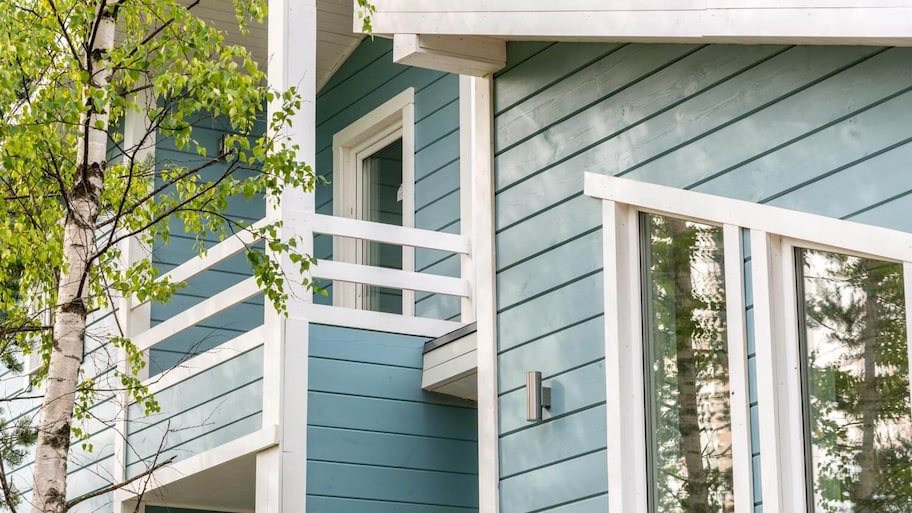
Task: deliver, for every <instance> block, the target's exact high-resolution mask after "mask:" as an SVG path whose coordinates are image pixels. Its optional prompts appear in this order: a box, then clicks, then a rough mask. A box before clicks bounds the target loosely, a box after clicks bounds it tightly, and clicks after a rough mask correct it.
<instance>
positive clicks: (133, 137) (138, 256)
mask: <svg viewBox="0 0 912 513" xmlns="http://www.w3.org/2000/svg"><path fill="white" fill-rule="evenodd" d="M132 100H133V101H135V102H136V103H137V105H139V110H138V111H137V110H134V109H127V111H126V113H125V115H124V139H123V147H124V149H125V150H126V151H127V153H128V155H132V162H131V160H130V158H128V157H124V159H125V160H124V163H125V164H127V165H134V166H136V165H144V164H146V163H147V162H148V161H149V160H150V159H153V158H154V157H155V146H156V138H157V134H158V131H157V130H153V129H152V128H151V126H150V125H151V121H150V120H149V119H148V112H149V110H150V109H151V108H152V107H154V106H155V99H154V98H153V97H152V93H151V91H149V90H146V91H143V92H141V93H138V94H137V95H135V96H133V98H132ZM119 246H120V251H121V265H123V266H124V268H127V267H129V266H131V265H133V264H135V263H136V262H139V261H141V260H144V259H148V258H149V257H150V256H151V250H150V248H148V247H146V246H144V245H143V244H142V243H141V242H140V240H139V239H138V238H137V237H129V238H127V239H124V240H123V241H121V243H120V245H119ZM136 303H137V301H136V299H135V297H133V296H119V297H118V298H117V300H116V304H114V305H112V306H113V307H114V308H115V309H116V311H115V312H114V316H116V320H117V325H118V327H119V331H120V335H122V336H126V337H130V338H133V337H135V336H136V335H137V334H139V333H141V332H142V331H144V330H147V329H149V325H150V324H151V313H152V310H151V307H150V306H149V305H148V304H146V305H139V306H138V305H137V304H136ZM114 316H112V318H115V317H114ZM48 320H50V319H48ZM108 333H112V334H113V333H117V330H114V329H111V330H109V332H108ZM33 355H34V356H35V357H37V356H38V352H37V351H36V352H35V353H33ZM115 355H116V359H117V370H118V371H119V372H121V373H122V374H124V375H129V374H130V365H129V360H128V357H127V352H126V351H125V350H124V349H123V348H117V349H115ZM143 358H144V359H145V361H146V367H145V369H144V370H143V371H141V372H140V374H139V376H138V377H139V378H143V377H145V375H147V374H148V368H149V366H148V358H149V356H148V354H146V355H144V356H143ZM35 370H36V371H37V369H35ZM31 377H32V374H31V373H29V374H27V376H26V379H29V380H30V379H31ZM130 399H131V398H130V395H129V393H128V392H127V391H126V390H121V391H118V392H117V393H116V399H115V400H116V401H117V408H118V410H119V413H118V415H117V416H116V419H117V420H116V421H115V426H114V428H115V430H116V431H117V435H115V436H114V457H113V459H112V466H113V468H112V469H111V472H112V475H111V477H112V479H111V480H112V481H113V482H115V483H118V482H123V481H124V480H125V479H126V478H127V468H126V461H127V452H128V450H129V448H128V444H127V425H128V422H129V420H130V419H129V405H130ZM112 510H113V513H121V511H122V510H123V504H122V503H121V502H117V501H114V502H112Z"/></svg>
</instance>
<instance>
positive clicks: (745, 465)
mask: <svg viewBox="0 0 912 513" xmlns="http://www.w3.org/2000/svg"><path fill="white" fill-rule="evenodd" d="M722 236H723V252H724V259H725V319H726V325H727V326H726V331H727V333H728V369H729V407H730V411H731V437H732V449H731V450H732V475H733V485H734V496H735V511H736V512H737V513H742V512H743V513H747V512H752V511H753V510H754V491H753V478H752V477H751V475H752V473H751V469H752V462H751V433H750V398H749V397H748V375H747V332H746V321H745V302H744V254H743V249H742V241H741V228H740V227H738V226H734V225H730V224H726V225H725V226H724V227H723V234H722Z"/></svg>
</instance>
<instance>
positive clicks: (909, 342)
mask: <svg viewBox="0 0 912 513" xmlns="http://www.w3.org/2000/svg"><path fill="white" fill-rule="evenodd" d="M903 293H904V298H905V302H906V346H907V347H908V354H909V360H908V362H909V398H910V399H912V262H903ZM910 404H912V402H910Z"/></svg>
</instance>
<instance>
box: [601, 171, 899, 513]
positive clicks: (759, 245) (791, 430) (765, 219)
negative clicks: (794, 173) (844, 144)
mask: <svg viewBox="0 0 912 513" xmlns="http://www.w3.org/2000/svg"><path fill="white" fill-rule="evenodd" d="M586 194H587V195H589V196H594V197H597V198H600V199H602V200H603V235H604V244H603V247H604V251H605V254H604V264H605V265H604V280H605V281H604V285H605V298H604V299H605V356H606V358H605V360H606V365H605V368H606V371H605V372H606V384H607V388H606V396H607V400H606V409H607V426H608V436H607V439H606V445H607V447H608V476H609V483H608V489H609V491H610V492H609V509H610V510H612V511H624V512H625V513H628V512H630V513H717V512H719V513H728V512H734V511H738V512H741V511H753V510H755V508H756V507H757V506H758V505H759V504H761V503H762V510H763V511H766V512H775V513H869V512H878V513H900V512H910V511H912V389H910V365H909V362H910V355H912V343H910V338H909V337H910V336H909V330H908V329H907V326H908V323H909V319H910V310H912V308H910V305H909V299H908V296H909V295H910V294H912V284H910V282H912V234H909V233H904V232H898V231H893V230H888V229H884V228H879V227H875V226H867V225H861V224H856V223H851V222H846V221H840V220H836V219H830V218H824V217H820V216H815V215H810V214H806V213H800V212H795V211H789V210H785V209H780V208H775V207H771V206H766V205H758V204H754V203H749V202H744V201H737V200H732V199H727V198H721V197H716V196H709V195H705V194H699V193H695V192H691V191H683V190H679V189H673V188H669V187H662V186H658V185H654V184H648V183H641V182H634V181H630V180H624V179H621V178H613V177H607V176H602V175H593V174H587V175H586Z"/></svg>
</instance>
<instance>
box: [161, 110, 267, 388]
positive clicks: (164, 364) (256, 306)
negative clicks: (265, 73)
mask: <svg viewBox="0 0 912 513" xmlns="http://www.w3.org/2000/svg"><path fill="white" fill-rule="evenodd" d="M256 130H258V131H259V133H262V132H263V130H264V124H263V122H262V120H261V121H260V122H258V123H257V125H256ZM228 133H230V129H229V127H227V125H226V123H225V122H224V120H221V119H219V118H205V117H202V118H201V119H200V120H198V121H197V122H196V123H195V124H194V126H193V140H194V141H196V142H195V145H191V147H189V148H177V147H176V145H175V142H174V139H173V138H169V137H164V136H163V135H162V134H159V137H158V138H157V140H156V147H155V157H156V163H157V167H158V169H159V170H162V169H166V168H172V167H175V166H180V167H193V166H198V165H201V164H203V163H206V162H209V160H210V159H207V158H205V157H201V156H200V155H199V154H198V153H197V149H196V148H197V147H199V148H204V149H205V152H206V155H216V154H217V153H218V151H219V147H220V145H221V139H222V137H223V136H224V135H226V134H228ZM255 133H256V132H255ZM225 168H226V165H225V164H216V165H214V166H211V167H209V168H207V169H205V170H202V171H201V172H200V173H199V176H200V178H201V179H202V180H214V179H216V178H217V177H219V176H221V174H222V173H223V172H224V170H225ZM250 173H253V171H246V170H240V171H238V172H237V174H236V176H237V177H238V178H243V177H244V176H247V175H249V174H250ZM170 191H172V189H171V188H169V189H166V191H165V192H170ZM225 214H226V215H227V216H228V217H229V218H231V219H233V220H236V221H239V222H244V223H252V222H255V221H258V220H259V219H262V218H263V216H264V215H265V214H266V203H265V198H264V197H262V196H258V197H254V198H250V199H247V198H244V197H242V196H236V197H232V198H229V199H228V201H227V205H226V207H225ZM168 226H169V229H170V237H169V240H168V241H167V243H165V242H163V241H162V240H156V241H155V243H154V244H153V245H152V263H153V265H155V267H156V268H157V269H158V270H159V271H160V272H161V273H165V272H168V271H170V270H172V269H174V268H175V267H177V266H179V265H181V264H183V263H184V262H186V261H188V260H190V259H192V258H194V257H196V256H197V254H198V253H199V251H200V247H199V246H200V242H199V241H201V242H202V244H203V245H205V247H207V248H211V247H212V246H214V245H216V244H217V243H218V242H219V239H220V236H219V235H218V234H215V233H202V234H196V233H188V231H187V230H186V229H185V226H184V224H183V222H182V221H181V219H180V218H179V216H176V215H174V216H171V218H170V219H169V220H168ZM231 231H232V230H228V232H227V233H231ZM198 239H199V241H198ZM252 274H253V271H252V269H251V267H250V265H249V264H248V263H247V261H246V257H245V256H244V255H243V254H239V255H235V256H234V257H232V258H229V259H228V260H226V261H225V262H222V263H220V264H219V265H217V266H214V267H213V268H211V269H208V270H206V271H204V272H202V273H201V274H199V275H197V276H195V277H194V278H193V279H191V280H189V281H188V282H187V286H186V287H184V288H182V289H180V290H179V291H178V292H177V293H176V294H175V295H174V297H173V298H172V300H171V302H170V303H167V304H162V303H158V302H153V303H152V307H151V323H152V325H153V326H154V325H156V324H158V323H160V322H163V321H165V320H167V319H169V318H170V317H172V316H174V315H176V314H178V313H180V312H183V311H185V310H187V309H188V308H190V307H192V306H194V305H197V304H199V303H200V302H202V301H204V300H206V299H208V298H210V297H212V296H213V295H215V294H217V293H218V292H221V291H223V290H225V289H227V288H228V287H230V286H232V285H235V284H237V283H239V282H241V281H242V280H243V279H245V278H248V277H250V276H251V275H252ZM262 323H263V299H262V296H258V297H256V298H254V299H251V300H248V301H246V302H244V303H242V304H240V305H237V306H235V307H233V308H231V309H230V310H228V311H226V312H224V313H222V314H220V315H218V316H215V317H212V318H210V319H208V320H206V321H203V322H201V323H199V324H198V325H196V326H195V327H193V328H191V329H189V330H186V331H184V332H183V333H180V334H178V335H175V336H172V337H170V338H168V339H166V340H164V341H163V342H162V343H160V344H157V345H156V346H154V347H153V348H152V349H151V350H150V351H149V374H150V375H152V376H154V375H157V374H159V373H161V372H165V371H167V370H168V369H171V368H173V367H175V366H177V365H179V364H181V363H182V362H184V361H186V360H187V359H189V358H191V357H193V356H195V355H197V354H199V353H201V352H204V351H206V350H209V349H211V348H213V347H216V346H218V345H220V344H223V343H224V342H226V341H228V340H230V339H232V338H234V337H236V336H238V335H239V334H241V333H243V332H246V331H249V330H251V329H253V328H255V327H257V326H259V325H261V324H262Z"/></svg>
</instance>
